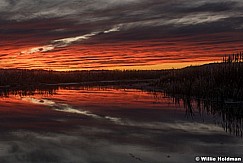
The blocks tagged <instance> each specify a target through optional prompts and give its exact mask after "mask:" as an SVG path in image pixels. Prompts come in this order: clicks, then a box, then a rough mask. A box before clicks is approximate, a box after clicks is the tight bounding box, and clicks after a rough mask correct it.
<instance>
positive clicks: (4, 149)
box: [0, 86, 243, 163]
mask: <svg viewBox="0 0 243 163" xmlns="http://www.w3.org/2000/svg"><path fill="white" fill-rule="evenodd" d="M189 103H190V104H189V105H188V104H187V105H186V104H185V101H184V103H183V101H182V100H179V101H178V100H175V99H173V98H171V97H168V96H167V95H165V94H164V93H161V92H150V91H142V90H139V89H132V88H129V89H128V88H118V87H78V86H64V87H62V88H57V89H52V90H48V89H47V90H44V91H40V90H39V91H38V90H34V91H32V92H28V93H26V92H23V91H15V92H9V93H6V94H4V95H3V94H2V97H0V131H1V135H0V162H6V163H8V162H9V163H14V162H34V163H36V162H41V163H43V162H61V163H62V162H63V163H66V162H67V163H69V162H70V163H71V162H72V163H76V162H77V163H98V162H99V163H100V162H107V163H130V162H131V163H140V162H146V163H162V162H163V163H164V162H168V163H170V162H175V163H178V162H185V163H188V162H194V160H195V157H196V156H212V157H214V156H215V157H216V156H222V157H243V153H242V151H243V140H242V118H241V117H234V116H232V115H228V114H227V112H220V111H217V109H212V108H207V107H204V108H203V109H202V108H200V107H198V106H197V105H198V104H196V103H195V102H194V101H190V102H189ZM200 105H201V104H200Z"/></svg>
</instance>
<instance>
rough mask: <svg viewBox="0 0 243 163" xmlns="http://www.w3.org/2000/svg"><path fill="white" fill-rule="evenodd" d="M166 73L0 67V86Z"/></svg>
mask: <svg viewBox="0 0 243 163" xmlns="http://www.w3.org/2000/svg"><path fill="white" fill-rule="evenodd" d="M166 73H168V72H167V71H165V70H160V71H159V70H152V71H150V70H124V71H122V70H113V71H109V70H100V71H96V70H92V71H66V72H58V71H47V70H24V69H0V86H5V87H6V86H23V85H27V86H29V85H38V84H58V83H80V82H92V81H112V80H146V79H158V78H159V77H160V76H163V75H164V74H166Z"/></svg>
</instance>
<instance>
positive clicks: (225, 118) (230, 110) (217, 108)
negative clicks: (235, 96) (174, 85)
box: [173, 97, 243, 137]
mask: <svg viewBox="0 0 243 163" xmlns="http://www.w3.org/2000/svg"><path fill="white" fill-rule="evenodd" d="M173 101H174V102H175V104H177V105H178V104H181V103H183V105H184V108H185V109H186V110H185V114H186V116H187V117H188V118H192V119H193V118H194V117H195V113H198V114H199V115H200V116H201V117H202V119H204V116H207V115H212V116H213V117H214V120H215V123H216V124H220V125H221V126H222V127H223V129H224V130H225V131H226V132H227V133H230V134H234V135H236V136H241V137H242V136H243V125H242V121H243V103H242V102H223V101H212V100H209V99H195V98H191V97H182V98H178V97H174V98H173Z"/></svg>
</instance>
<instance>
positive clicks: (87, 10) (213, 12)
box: [0, 0, 243, 71]
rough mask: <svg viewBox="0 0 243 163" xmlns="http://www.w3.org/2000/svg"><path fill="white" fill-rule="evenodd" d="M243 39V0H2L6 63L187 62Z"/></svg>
mask: <svg viewBox="0 0 243 163" xmlns="http://www.w3.org/2000/svg"><path fill="white" fill-rule="evenodd" d="M242 45H243V1H242V0H170V1H168V0H68V1H66V0H21V1H19V0H0V68H24V69H48V70H58V71H62V70H83V69H86V70H90V69H165V68H180V67H185V66H189V65H200V64H204V63H208V62H217V61H220V60H221V58H222V56H224V55H225V54H231V53H236V52H239V51H242V50H243V46H242Z"/></svg>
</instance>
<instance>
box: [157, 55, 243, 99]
mask: <svg viewBox="0 0 243 163" xmlns="http://www.w3.org/2000/svg"><path fill="white" fill-rule="evenodd" d="M242 61H243V53H239V54H234V55H229V56H228V58H227V57H224V59H223V62H221V63H212V64H207V65H202V66H190V67H186V68H183V69H178V70H176V69H175V70H171V71H170V72H169V73H168V74H167V75H164V76H162V77H161V78H160V80H159V81H158V83H157V85H158V86H160V87H162V88H163V89H164V90H165V92H167V93H169V94H172V95H182V96H188V97H197V98H202V99H210V100H216V101H232V100H235V101H236V100H238V101H242V100H243V62H242Z"/></svg>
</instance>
